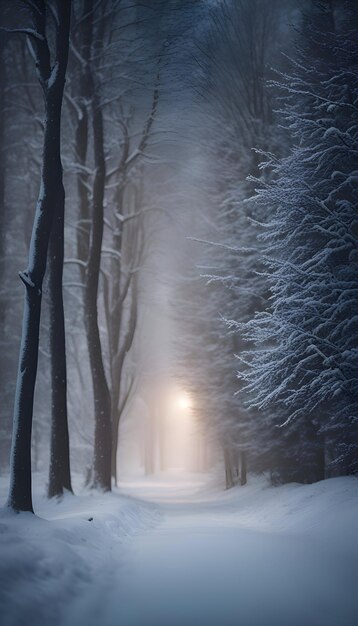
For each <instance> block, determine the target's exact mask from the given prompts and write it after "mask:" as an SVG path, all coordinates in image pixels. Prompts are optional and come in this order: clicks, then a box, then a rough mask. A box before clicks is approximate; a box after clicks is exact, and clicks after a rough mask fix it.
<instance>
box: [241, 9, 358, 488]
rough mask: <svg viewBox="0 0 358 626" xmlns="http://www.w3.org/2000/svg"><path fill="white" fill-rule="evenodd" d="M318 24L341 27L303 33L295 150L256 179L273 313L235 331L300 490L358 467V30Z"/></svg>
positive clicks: (291, 85) (289, 96)
mask: <svg viewBox="0 0 358 626" xmlns="http://www.w3.org/2000/svg"><path fill="white" fill-rule="evenodd" d="M349 10H350V11H351V12H352V16H350V17H351V20H350V23H351V24H354V20H355V23H357V14H358V10H357V7H355V8H354V7H350V9H349ZM322 17H323V18H327V17H329V18H330V21H331V26H332V25H333V26H334V28H333V27H332V28H331V29H330V30H324V27H325V25H326V24H325V21H324V19H323V20H322V27H321V28H320V29H319V30H317V29H314V28H313V26H312V25H309V24H306V25H305V29H304V37H302V40H304V43H301V45H300V46H299V47H298V54H297V57H296V59H295V61H292V72H291V74H290V75H288V74H284V75H281V78H280V81H279V83H276V85H275V86H276V87H279V88H280V89H281V90H282V91H283V95H284V98H283V101H284V105H283V107H282V110H281V115H282V117H283V118H284V120H285V122H286V126H287V127H288V128H289V130H290V131H291V133H292V136H293V139H294V142H295V145H294V147H293V149H292V150H291V152H290V154H289V156H287V157H286V158H284V159H281V160H277V159H275V158H274V157H273V156H272V155H268V157H267V159H266V162H265V163H263V164H262V168H263V169H267V168H270V169H272V171H273V175H274V179H273V182H269V183H267V184H263V183H262V179H261V181H258V182H259V189H258V191H257V196H256V200H255V202H256V204H257V205H258V206H259V207H260V208H261V210H262V211H263V212H266V213H267V214H268V215H270V214H272V213H271V212H272V209H273V208H275V215H274V217H273V219H271V220H269V221H268V223H266V225H265V228H264V232H263V234H262V235H261V236H260V238H261V241H263V243H264V245H265V252H264V263H265V266H266V270H265V272H264V274H265V277H266V278H267V280H268V281H269V283H270V289H271V307H270V310H269V311H266V312H262V313H258V314H257V315H256V316H255V317H254V318H253V319H252V320H250V321H249V322H247V323H246V324H238V328H239V330H240V331H241V332H242V334H243V336H244V338H245V339H246V340H249V341H250V342H253V343H254V345H255V348H254V349H252V350H247V352H246V353H245V354H244V355H241V357H240V359H241V368H240V374H239V376H240V378H241V379H243V380H244V381H245V382H246V387H245V390H246V393H249V396H250V400H249V403H250V405H251V406H253V407H255V408H258V409H260V410H261V411H263V413H262V428H263V430H264V431H265V432H266V437H267V438H268V440H269V441H270V444H271V443H272V447H273V453H274V456H275V459H274V462H273V467H274V468H275V469H276V470H277V471H278V473H279V475H280V477H281V479H283V480H301V481H303V482H311V481H313V480H317V479H320V478H323V477H324V476H329V475H334V474H337V473H341V474H346V473H353V472H356V471H357V470H358V217H357V203H358V187H357V181H358V122H357V119H358V116H357V113H358V50H357V45H356V40H357V32H349V28H348V24H347V22H344V23H343V20H342V16H341V17H340V21H339V22H338V23H336V21H335V15H334V14H333V12H332V7H331V6H330V7H328V8H327V7H326V8H325V13H324V14H323V16H322ZM352 17H353V18H354V19H352ZM313 49H314V50H315V57H313V56H312V50H313Z"/></svg>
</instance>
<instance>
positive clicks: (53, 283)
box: [48, 196, 72, 498]
mask: <svg viewBox="0 0 358 626" xmlns="http://www.w3.org/2000/svg"><path fill="white" fill-rule="evenodd" d="M56 208H57V210H56V216H55V218H54V221H53V224H52V230H51V237H50V246H49V274H50V277H49V291H50V354H51V392H52V421H51V452H50V470H49V483H48V497H49V498H52V497H54V496H62V495H63V491H64V489H66V490H67V491H70V492H71V493H72V484H71V472H70V444H69V434H68V419H67V367H66V338H65V316H64V309H63V292H62V277H63V260H64V225H65V219H64V218H65V205H64V196H63V197H62V198H60V199H59V202H58V206H57V207H56Z"/></svg>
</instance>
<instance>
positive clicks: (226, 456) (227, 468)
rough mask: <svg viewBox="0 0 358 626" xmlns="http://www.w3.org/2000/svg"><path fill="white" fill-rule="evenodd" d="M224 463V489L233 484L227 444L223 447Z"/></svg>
mask: <svg viewBox="0 0 358 626" xmlns="http://www.w3.org/2000/svg"><path fill="white" fill-rule="evenodd" d="M224 464H225V482H226V489H231V487H233V486H234V478H233V472H232V463H231V454H230V450H229V448H228V447H227V446H225V448H224Z"/></svg>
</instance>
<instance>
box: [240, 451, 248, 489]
mask: <svg viewBox="0 0 358 626" xmlns="http://www.w3.org/2000/svg"><path fill="white" fill-rule="evenodd" d="M246 483H247V475H246V452H245V450H242V451H241V452H240V485H242V486H244V485H246Z"/></svg>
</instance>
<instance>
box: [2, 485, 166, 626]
mask: <svg viewBox="0 0 358 626" xmlns="http://www.w3.org/2000/svg"><path fill="white" fill-rule="evenodd" d="M6 483H7V481H5V480H3V481H2V489H1V491H2V494H1V496H3V495H4V491H5V485H6ZM1 500H2V502H3V501H4V500H3V497H1ZM34 508H35V510H36V513H37V515H36V516H34V515H32V514H30V513H21V514H15V513H12V512H10V511H8V510H6V509H0V555H1V557H0V624H1V626H25V625H26V626H28V624H32V625H33V626H38V625H39V624H41V625H44V626H47V625H50V624H51V626H56V625H57V624H62V623H67V618H66V613H67V608H68V606H69V605H71V611H73V610H74V608H73V607H74V606H75V605H76V602H77V601H78V599H79V598H81V595H82V594H83V593H85V594H86V596H88V595H97V593H98V590H99V589H100V588H101V587H102V585H106V586H109V584H110V580H109V579H108V580H106V578H107V577H108V578H109V577H110V576H111V574H112V568H111V567H109V565H110V564H111V563H112V562H113V553H114V552H115V555H116V556H115V566H116V568H121V567H123V562H124V555H125V552H126V545H127V543H128V542H130V540H131V538H132V537H133V536H134V535H136V534H138V533H144V532H145V531H147V530H148V529H149V528H151V527H152V526H153V525H156V524H157V523H158V521H159V520H160V513H159V511H158V509H157V507H156V506H155V505H154V504H149V503H145V502H144V503H142V502H138V501H136V500H135V499H134V498H131V497H129V496H122V495H119V494H118V493H112V494H103V495H102V494H96V495H89V494H87V495H82V496H72V495H70V494H68V495H66V496H65V497H64V498H63V500H62V501H56V500H52V501H48V500H47V499H46V498H44V497H41V496H39V495H36V493H35V498H34ZM73 623H76V622H73Z"/></svg>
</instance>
